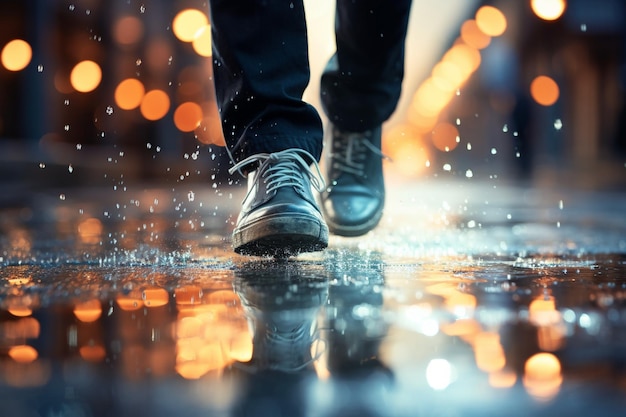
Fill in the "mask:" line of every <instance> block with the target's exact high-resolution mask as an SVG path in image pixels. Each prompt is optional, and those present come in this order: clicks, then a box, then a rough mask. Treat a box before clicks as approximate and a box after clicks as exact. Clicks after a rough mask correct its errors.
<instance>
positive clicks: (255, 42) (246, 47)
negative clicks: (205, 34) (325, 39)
mask: <svg viewBox="0 0 626 417" xmlns="http://www.w3.org/2000/svg"><path fill="white" fill-rule="evenodd" d="M302 1H303V0H211V1H210V4H211V19H212V28H213V59H214V62H213V66H214V77H215V85H216V95H217V105H218V108H219V111H220V115H221V119H222V128H223V130H224V136H225V139H226V144H227V146H228V148H229V149H230V151H231V154H232V156H233V157H234V159H235V160H237V161H238V160H241V159H243V158H245V157H247V156H249V155H253V154H256V153H261V152H278V151H281V150H285V149H290V148H300V149H304V150H306V151H308V152H309V153H311V155H313V157H315V158H316V159H317V160H319V159H320V156H321V152H322V138H323V133H322V122H321V119H320V117H319V115H318V113H317V111H316V109H315V108H314V107H313V106H311V105H310V104H308V103H305V102H304V101H302V94H303V92H304V89H305V88H306V86H307V84H308V82H309V78H310V70H309V58H308V50H307V47H308V46H307V31H306V21H305V14H304V6H303V3H302ZM410 5H411V0H392V1H385V0H337V10H336V28H335V32H336V39H337V52H336V54H335V55H334V56H333V57H332V58H331V60H330V62H329V63H328V66H327V68H326V70H325V72H324V74H323V76H322V80H321V96H322V104H323V107H324V111H325V112H326V114H327V116H328V118H329V120H330V121H331V122H332V123H333V124H334V125H336V126H337V127H338V128H339V129H342V130H348V131H355V132H358V131H365V130H368V129H371V128H373V127H376V126H379V125H381V124H382V123H383V122H384V121H385V120H387V119H388V118H389V116H390V115H391V114H392V113H393V111H394V110H395V108H396V105H397V102H398V99H399V97H400V89H401V84H402V77H403V74H404V41H405V37H406V30H407V24H408V19H409V10H410Z"/></svg>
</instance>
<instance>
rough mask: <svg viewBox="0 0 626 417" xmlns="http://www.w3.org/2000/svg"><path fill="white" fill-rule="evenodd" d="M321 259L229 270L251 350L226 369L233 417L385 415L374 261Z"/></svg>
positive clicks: (385, 373) (386, 381)
mask: <svg viewBox="0 0 626 417" xmlns="http://www.w3.org/2000/svg"><path fill="white" fill-rule="evenodd" d="M328 256H329V262H327V263H324V264H323V265H320V266H319V269H315V268H311V265H310V264H309V265H306V268H301V265H300V264H299V263H298V262H296V261H294V262H275V261H267V262H261V263H249V264H246V265H244V266H242V267H241V268H238V269H237V270H236V271H235V282H234V289H235V292H236V294H237V295H238V296H239V298H240V300H241V304H242V306H243V308H244V312H245V314H246V318H247V320H248V322H249V325H250V331H251V333H252V338H253V351H252V358H251V360H250V361H249V362H246V363H236V364H235V365H233V366H232V367H231V368H230V370H229V371H228V372H227V373H228V374H230V375H231V376H232V377H233V378H234V379H235V381H234V382H235V383H236V384H237V386H238V393H237V396H238V398H236V399H235V401H234V403H233V404H234V407H233V410H232V411H233V415H236V416H304V415H324V416H350V415H355V416H357V415H358V416H383V415H386V414H385V413H386V410H388V408H387V405H386V404H385V401H384V400H385V397H386V395H387V392H388V391H389V389H390V387H391V384H392V382H393V374H392V372H391V371H390V369H389V368H388V367H386V366H385V365H384V363H383V362H382V361H380V360H379V358H378V351H379V347H380V343H381V341H382V340H383V338H384V337H385V335H386V333H387V325H386V324H385V321H384V318H383V314H382V304H383V296H382V288H383V285H384V279H383V274H382V268H381V264H380V263H376V262H375V263H373V264H371V265H369V267H367V268H364V267H363V265H362V264H361V262H362V260H358V259H353V258H352V257H351V256H347V255H346V254H345V253H342V252H337V253H333V252H330V253H329V255H328ZM322 307H324V308H322ZM322 346H323V347H322Z"/></svg>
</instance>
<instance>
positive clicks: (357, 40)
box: [321, 0, 411, 132]
mask: <svg viewBox="0 0 626 417" xmlns="http://www.w3.org/2000/svg"><path fill="white" fill-rule="evenodd" d="M410 8H411V0H394V1H387V2H385V1H380V0H358V1H353V0H337V11H336V14H337V15H336V26H335V33H336V41H337V51H336V53H335V55H334V56H333V57H332V58H331V60H330V62H329V63H328V65H327V67H326V69H325V71H324V74H323V75H322V80H321V99H322V105H323V107H324V111H325V112H326V114H327V116H328V118H329V120H330V122H331V123H332V124H333V125H334V126H336V127H338V128H339V129H340V130H342V131H349V132H364V131H366V130H370V129H373V128H376V127H378V126H380V125H381V124H382V123H383V122H384V121H386V120H387V119H388V118H389V116H391V114H392V113H393V111H394V110H395V108H396V105H397V103H398V99H399V98H400V90H401V86H402V79H403V76H404V49H405V47H404V42H405V38H406V32H407V27H408V21H409V12H410Z"/></svg>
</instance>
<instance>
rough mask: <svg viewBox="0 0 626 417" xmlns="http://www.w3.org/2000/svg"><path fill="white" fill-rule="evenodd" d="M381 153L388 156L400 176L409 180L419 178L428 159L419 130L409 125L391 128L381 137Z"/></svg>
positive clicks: (428, 155)
mask: <svg viewBox="0 0 626 417" xmlns="http://www.w3.org/2000/svg"><path fill="white" fill-rule="evenodd" d="M383 153H384V154H385V155H388V156H389V157H390V158H391V159H392V160H393V164H391V165H390V167H393V169H397V170H398V171H399V172H400V173H401V174H402V175H404V176H407V177H409V178H414V177H418V176H420V174H422V173H423V171H424V170H425V169H426V162H427V161H428V160H429V158H430V154H429V152H428V149H427V147H426V146H425V145H424V143H423V139H422V135H421V134H420V132H419V130H418V129H417V128H416V127H415V126H413V125H410V124H400V125H397V126H394V127H393V128H391V129H390V130H389V131H388V132H386V133H385V136H384V137H383Z"/></svg>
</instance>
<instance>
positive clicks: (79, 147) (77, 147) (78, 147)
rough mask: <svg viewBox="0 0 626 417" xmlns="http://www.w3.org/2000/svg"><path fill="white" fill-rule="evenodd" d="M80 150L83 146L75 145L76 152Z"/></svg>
mask: <svg viewBox="0 0 626 417" xmlns="http://www.w3.org/2000/svg"><path fill="white" fill-rule="evenodd" d="M81 149H83V145H82V144H80V143H77V144H76V150H77V151H80V150H81Z"/></svg>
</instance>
